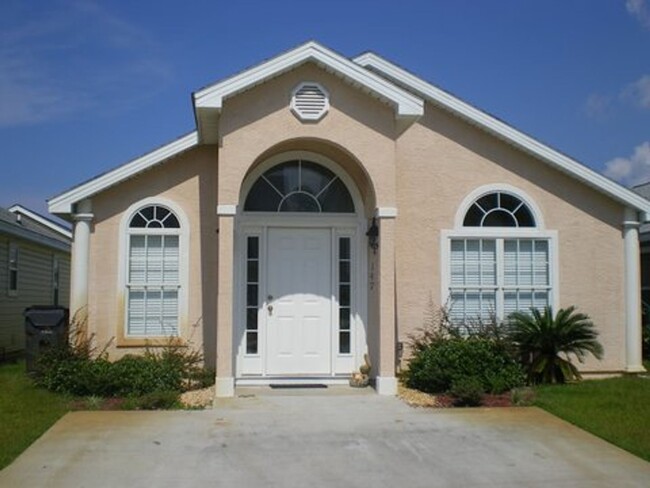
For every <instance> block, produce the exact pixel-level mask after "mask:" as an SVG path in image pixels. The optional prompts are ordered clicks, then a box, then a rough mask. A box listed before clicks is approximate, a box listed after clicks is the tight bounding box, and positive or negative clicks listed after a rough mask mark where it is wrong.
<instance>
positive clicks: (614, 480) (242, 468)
mask: <svg viewBox="0 0 650 488" xmlns="http://www.w3.org/2000/svg"><path fill="white" fill-rule="evenodd" d="M249 395H254V396H249ZM0 486H2V487H7V488H9V487H30V488H37V487H118V486H119V487H147V488H151V487H174V488H179V487H194V486H197V487H199V486H201V487H203V486H223V487H258V486H259V487H283V488H286V487H293V486H296V487H297V486H300V487H305V486H308V487H310V488H311V487H322V486H332V487H342V488H343V487H346V488H347V487H363V488H374V487H409V488H412V487H427V488H429V487H474V486H485V487H488V486H489V487H509V486H517V487H521V486H523V487H538V486H539V487H542V486H544V487H548V486H553V487H608V488H609V487H612V486H616V487H617V488H622V487H648V486H650V463H646V462H645V461H642V460H641V459H638V458H636V457H634V456H632V455H631V454H628V453H626V452H625V451H622V450H620V449H618V448H616V447H614V446H612V445H610V444H608V443H606V442H604V441H602V440H600V439H597V438H596V437H593V436H591V435H589V434H587V433H585V432H583V431H581V430H579V429H577V428H575V427H572V426H571V425H569V424H567V423H565V422H563V421H561V420H558V419H556V418H555V417H553V416H551V415H549V414H547V413H545V412H543V411H542V410H539V409H537V408H511V409H507V408H498V409H467V410H462V409H457V410H425V409H414V408H411V407H407V406H406V405H404V404H402V403H401V402H400V401H399V400H397V399H395V398H386V397H380V396H378V395H374V394H352V393H351V392H346V391H345V390H343V391H332V390H331V389H330V390H327V391H323V392H313V391H310V392H307V393H304V392H302V393H301V392H283V393H282V394H277V392H276V393H275V394H260V393H259V392H258V393H254V392H253V393H251V392H248V393H247V394H246V396H244V397H239V398H235V399H232V400H227V401H220V402H219V404H218V405H217V408H216V409H214V410H209V411H171V412H75V413H71V414H68V415H66V416H65V417H63V419H61V420H60V421H59V422H58V423H57V424H56V425H54V427H52V428H51V429H50V430H49V431H48V432H47V433H46V434H45V435H44V436H43V437H42V438H41V439H39V440H38V441H37V442H36V443H35V444H34V445H32V446H31V447H30V448H29V449H28V450H27V451H25V453H23V454H22V455H21V456H20V457H19V458H18V459H17V460H16V461H15V462H14V463H13V464H12V465H11V466H9V467H8V468H6V469H5V470H4V471H2V472H0Z"/></svg>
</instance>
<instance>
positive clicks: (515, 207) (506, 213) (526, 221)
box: [463, 191, 536, 227]
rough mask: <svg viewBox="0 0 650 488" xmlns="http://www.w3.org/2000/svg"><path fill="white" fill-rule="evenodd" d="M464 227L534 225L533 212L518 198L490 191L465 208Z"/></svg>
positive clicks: (509, 194)
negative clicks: (467, 208)
mask: <svg viewBox="0 0 650 488" xmlns="http://www.w3.org/2000/svg"><path fill="white" fill-rule="evenodd" d="M463 226H464V227H535V226H536V224H535V218H534V217H533V213H532V212H531V211H530V209H529V208H528V205H526V204H525V203H524V202H523V201H522V200H521V199H520V198H518V197H516V196H514V195H512V194H511V193H506V192H500V191H497V192H492V193H488V194H487V195H483V196H482V197H480V198H478V199H477V200H476V201H475V202H474V203H472V205H471V206H470V207H469V210H467V213H466V214H465V219H464V220H463Z"/></svg>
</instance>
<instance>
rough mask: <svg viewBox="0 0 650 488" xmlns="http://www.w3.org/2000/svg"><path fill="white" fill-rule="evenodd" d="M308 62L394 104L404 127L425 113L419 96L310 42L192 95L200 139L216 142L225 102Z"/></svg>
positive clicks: (397, 116) (397, 115) (399, 120)
mask: <svg viewBox="0 0 650 488" xmlns="http://www.w3.org/2000/svg"><path fill="white" fill-rule="evenodd" d="M307 62H313V63H316V64H317V65H318V66H320V67H322V68H324V69H325V70H326V71H329V72H331V73H334V74H336V75H338V76H340V77H341V78H343V79H344V80H346V81H347V82H349V83H350V84H352V85H354V86H357V87H359V88H361V89H362V90H364V91H366V92H367V93H370V94H372V95H374V96H375V97H377V98H379V99H380V100H382V101H384V102H385V103H388V104H389V105H391V106H392V107H393V108H394V109H395V116H396V118H397V120H398V122H402V123H403V125H404V127H406V126H408V124H410V123H412V122H413V121H415V120H417V119H418V118H419V117H420V116H421V115H422V114H423V112H424V108H423V106H424V102H423V101H422V100H421V99H420V98H419V97H418V96H416V95H414V94H412V93H410V92H409V91H407V90H404V89H402V88H400V87H398V86H396V85H395V84H393V83H391V82H390V81H388V80H386V79H385V78H384V77H382V76H379V75H377V74H375V73H373V72H372V71H369V70H367V69H365V68H363V67H362V66H360V65H359V64H357V63H354V62H353V61H351V60H350V59H348V58H346V57H344V56H342V55H340V54H338V53H336V52H334V51H332V50H331V49H328V48H326V47H325V46H322V45H320V44H318V43H317V42H314V41H309V42H306V43H305V44H302V45H300V46H298V47H296V48H295V49H292V50H290V51H287V52H285V53H283V54H280V55H279V56H275V57H273V58H271V59H269V60H268V61H265V62H263V63H261V64H258V65H257V66H254V67H252V68H249V69H247V70H245V71H243V72H241V73H239V74H237V75H235V76H231V77H230V78H226V79H225V80H223V81H220V82H218V83H215V84H213V85H210V86H207V87H205V88H203V89H201V90H199V91H197V92H195V93H193V94H192V100H193V103H194V113H195V116H196V123H197V130H198V132H199V140H200V141H201V142H208V143H214V142H217V140H218V117H219V113H220V112H221V108H222V107H223V101H224V100H225V99H227V98H228V97H232V96H234V95H236V94H238V93H241V92H243V91H245V90H248V89H250V88H252V87H254V86H256V85H259V84H260V83H264V82H265V81H268V80H270V79H271V78H275V77H277V76H279V75H281V74H282V73H285V72H287V71H290V70H292V69H295V68H297V67H298V66H300V65H302V64H304V63H307Z"/></svg>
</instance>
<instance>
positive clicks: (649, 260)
mask: <svg viewBox="0 0 650 488" xmlns="http://www.w3.org/2000/svg"><path fill="white" fill-rule="evenodd" d="M632 189H633V190H634V191H635V192H636V193H638V194H639V195H641V196H643V197H644V198H647V199H648V200H650V182H647V183H644V184H642V185H637V186H635V187H634V188H632ZM639 240H640V242H641V309H642V311H643V320H644V322H643V323H644V324H647V323H650V224H648V223H645V224H643V225H642V226H641V228H640V229H639Z"/></svg>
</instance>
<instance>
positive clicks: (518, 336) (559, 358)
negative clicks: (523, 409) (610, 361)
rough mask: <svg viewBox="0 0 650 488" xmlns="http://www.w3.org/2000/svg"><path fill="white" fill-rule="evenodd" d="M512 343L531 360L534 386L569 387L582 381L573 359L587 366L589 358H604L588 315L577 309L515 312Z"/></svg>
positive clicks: (528, 365) (596, 333)
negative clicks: (539, 384)
mask: <svg viewBox="0 0 650 488" xmlns="http://www.w3.org/2000/svg"><path fill="white" fill-rule="evenodd" d="M509 320H510V327H511V331H512V339H513V341H514V342H515V344H516V345H517V346H518V347H519V350H520V352H521V354H522V355H524V357H526V358H527V373H528V381H529V382H530V383H565V382H567V381H571V380H580V379H581V376H580V372H579V371H578V368H576V366H575V365H574V364H573V363H572V362H571V356H575V357H576V358H577V359H578V361H580V362H583V361H584V358H585V357H586V356H587V355H588V354H592V355H593V356H594V357H596V358H597V359H601V358H602V356H603V346H602V345H601V344H600V342H598V340H597V337H598V331H597V330H596V327H595V326H594V324H593V323H592V322H591V320H590V319H589V317H588V316H587V315H585V314H582V313H578V312H576V311H575V307H569V308H565V309H560V310H558V312H557V314H556V315H555V316H554V315H553V310H552V309H551V307H545V308H544V309H543V310H539V309H531V311H530V313H523V312H514V313H512V314H511V315H510V317H509Z"/></svg>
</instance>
